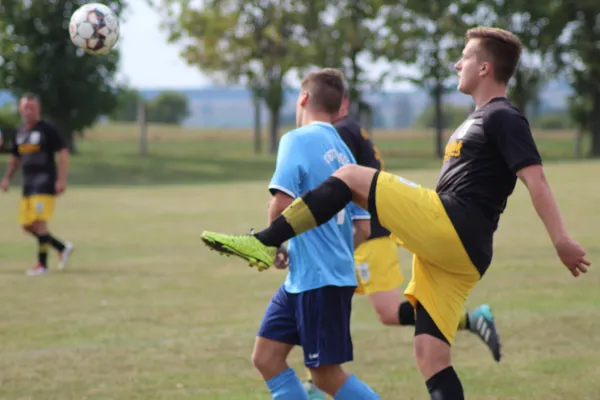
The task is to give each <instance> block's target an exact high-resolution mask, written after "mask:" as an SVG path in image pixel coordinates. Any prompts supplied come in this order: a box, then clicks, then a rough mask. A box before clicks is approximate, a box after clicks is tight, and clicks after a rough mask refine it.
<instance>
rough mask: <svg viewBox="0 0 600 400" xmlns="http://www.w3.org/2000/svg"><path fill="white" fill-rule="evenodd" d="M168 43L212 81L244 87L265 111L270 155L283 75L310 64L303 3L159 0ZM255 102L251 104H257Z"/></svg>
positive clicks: (274, 146)
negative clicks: (261, 102)
mask: <svg viewBox="0 0 600 400" xmlns="http://www.w3.org/2000/svg"><path fill="white" fill-rule="evenodd" d="M160 5H161V7H160V8H161V10H162V11H163V15H164V21H165V26H166V27H167V29H168V30H169V31H170V38H169V41H170V42H182V43H183V44H184V50H183V53H182V56H183V58H184V59H185V60H186V61H187V62H188V63H189V64H190V65H196V66H198V67H199V68H200V69H202V70H203V71H204V72H206V73H208V74H210V75H212V76H213V77H215V78H216V79H219V80H224V81H226V82H230V83H243V84H245V85H247V86H248V87H249V88H250V89H251V90H252V91H253V93H254V96H255V98H256V97H257V96H258V97H260V98H262V99H263V100H264V102H265V104H266V106H267V108H268V109H269V122H270V128H269V130H270V141H269V151H270V152H271V153H274V152H275V151H276V150H277V145H278V141H279V117H280V111H281V107H282V105H283V100H284V96H283V90H284V85H285V77H286V75H287V74H288V72H290V71H291V70H292V69H294V68H298V67H302V66H303V65H305V64H306V63H307V62H308V57H307V51H308V48H309V46H308V45H309V43H308V41H306V37H307V35H306V32H305V29H304V27H303V24H302V22H303V21H305V19H304V18H305V15H306V13H307V10H308V8H307V7H306V6H305V3H304V2H292V1H286V0H284V1H277V0H263V1H260V2H247V1H242V0H229V1H222V0H206V1H203V2H202V3H195V4H191V2H189V1H188V0H162V1H161V2H160ZM256 104H257V102H256V100H255V105H256Z"/></svg>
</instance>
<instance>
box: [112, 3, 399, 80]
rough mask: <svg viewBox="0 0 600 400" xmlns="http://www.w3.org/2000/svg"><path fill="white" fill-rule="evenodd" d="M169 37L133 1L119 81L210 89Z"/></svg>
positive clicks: (375, 70)
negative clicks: (171, 42)
mask: <svg viewBox="0 0 600 400" xmlns="http://www.w3.org/2000/svg"><path fill="white" fill-rule="evenodd" d="M167 36H168V35H167V33H166V32H165V31H164V30H162V29H161V28H160V17H159V15H158V13H157V12H156V11H155V10H153V9H152V8H151V7H150V6H148V5H147V4H146V0H132V1H131V2H130V3H129V8H128V10H127V11H126V13H125V15H124V20H123V21H122V22H121V37H120V40H119V44H118V46H119V48H120V50H121V65H120V71H119V75H120V78H121V79H122V80H124V81H126V82H128V83H129V84H130V85H131V86H133V87H135V88H138V89H164V88H169V89H184V88H199V87H202V86H207V85H210V84H211V80H210V78H208V77H207V76H206V75H204V74H203V73H202V72H201V71H200V70H199V69H198V68H196V67H192V66H189V65H187V63H186V62H185V61H184V60H183V59H181V57H180V56H179V53H180V50H181V49H180V48H179V47H178V46H177V45H173V44H169V43H167ZM385 67H386V65H385V64H379V65H374V66H371V68H370V71H371V74H373V75H375V76H376V75H377V74H379V73H381V71H382V70H383V69H384V68H385ZM293 75H295V74H293ZM290 83H291V84H292V85H294V86H298V84H299V81H298V79H295V77H292V79H291V81H290ZM406 87H409V85H407V84H397V83H396V84H392V83H388V84H385V85H384V88H385V89H403V88H406Z"/></svg>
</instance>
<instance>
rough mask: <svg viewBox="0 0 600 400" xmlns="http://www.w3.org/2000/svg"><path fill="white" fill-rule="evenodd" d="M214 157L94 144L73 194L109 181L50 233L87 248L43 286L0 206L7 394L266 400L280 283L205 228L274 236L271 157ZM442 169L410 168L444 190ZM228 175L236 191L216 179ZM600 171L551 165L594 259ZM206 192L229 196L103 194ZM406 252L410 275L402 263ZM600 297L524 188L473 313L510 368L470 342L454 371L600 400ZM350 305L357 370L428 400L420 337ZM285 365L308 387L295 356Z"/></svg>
mask: <svg viewBox="0 0 600 400" xmlns="http://www.w3.org/2000/svg"><path fill="white" fill-rule="evenodd" d="M380 137H383V135H381V136H380ZM386 140H387V139H386ZM550 141H551V139H548V150H547V151H550V150H551V147H552V146H551V144H550ZM175 142H176V141H175ZM180 142H181V143H186V142H185V140H181V141H180ZM404 143H406V142H404ZM408 143H416V142H408ZM391 145H392V144H391V143H390V146H391ZM211 146H213V144H210V142H209V143H204V142H198V143H197V144H195V145H194V146H192V145H191V144H189V143H187V144H185V145H184V144H181V145H177V144H175V143H169V144H168V145H166V146H160V147H159V146H157V145H153V150H152V152H153V155H152V156H151V157H150V158H149V159H148V160H139V159H137V158H135V157H133V154H134V146H133V144H131V143H130V144H127V143H123V142H122V141H118V140H116V139H115V141H114V143H107V142H104V143H100V142H92V141H91V140H90V141H89V142H83V143H82V146H81V150H82V152H81V155H80V156H77V157H75V158H74V162H73V176H74V179H73V181H75V182H81V183H86V184H97V185H98V186H97V187H85V186H78V185H73V186H71V187H70V188H69V190H68V192H67V193H66V195H65V196H64V197H62V198H61V199H60V201H59V203H58V209H57V212H56V215H55V220H54V221H53V223H52V230H53V232H54V233H56V235H58V236H59V237H63V238H66V239H69V240H72V241H74V242H75V243H76V245H77V250H76V253H75V254H74V256H73V260H72V261H73V263H72V268H71V269H69V270H67V271H64V272H59V271H56V270H55V271H54V272H53V273H52V274H50V275H48V276H43V277H36V278H28V277H26V276H25V275H24V272H25V270H26V269H27V268H28V267H30V266H31V265H32V264H33V263H34V261H35V251H36V247H35V243H34V241H33V240H32V239H31V238H29V237H27V236H25V235H24V234H21V232H20V231H19V228H18V226H17V224H16V210H17V206H18V200H19V193H18V190H16V188H15V190H12V191H11V192H10V193H9V194H8V195H5V196H3V197H2V205H3V207H2V211H1V212H0V226H1V227H2V229H1V230H0V243H2V244H1V245H0V260H2V263H1V266H2V268H0V274H1V279H0V315H2V319H1V322H0V398H2V399H43V400H52V399H60V400H66V399H94V400H96V399H124V400H130V399H215V400H216V399H227V400H242V399H243V400H252V399H267V398H269V396H268V392H267V390H266V388H265V385H264V383H263V382H262V381H261V380H260V378H259V375H258V374H257V373H256V372H255V371H254V369H253V367H252V365H251V363H250V353H251V350H252V346H253V342H254V336H255V332H256V330H257V328H258V324H259V322H260V319H261V317H262V314H263V311H264V307H265V306H266V304H267V302H268V301H269V299H270V296H271V295H272V294H273V292H274V291H275V290H276V288H277V287H278V286H279V285H280V284H281V282H282V281H283V278H284V274H283V273H282V272H280V271H267V272H264V273H258V272H257V271H255V270H252V269H249V268H247V267H246V266H245V265H244V264H243V263H241V262H238V261H237V260H231V259H228V258H222V257H219V256H217V255H216V254H215V253H214V252H209V251H207V250H206V249H205V248H204V247H203V246H201V244H200V241H199V240H198V237H199V233H200V232H201V230H202V229H215V230H225V231H231V232H244V231H246V230H247V229H248V228H250V227H256V228H259V227H261V226H263V224H264V222H265V218H266V202H267V200H268V198H269V195H268V193H267V191H266V189H265V185H266V182H265V181H264V180H262V179H263V178H266V177H268V175H269V174H270V172H271V170H272V168H273V165H272V159H270V158H268V157H265V158H264V159H259V160H254V159H252V160H251V161H249V160H250V159H251V158H250V157H251V156H250V154H249V151H248V148H241V149H240V154H234V155H229V154H226V153H225V151H224V150H223V151H222V152H221V153H220V154H212V153H213V152H216V151H217V150H218V149H219V148H221V147H220V145H214V146H215V147H211ZM240 146H241V145H240ZM384 146H385V147H384V148H387V149H389V151H390V152H391V151H392V149H391V147H387V144H386V145H384ZM192 147H193V148H192ZM382 147H383V146H382ZM390 154H391V153H390ZM210 157H214V158H210ZM388 158H393V157H388ZM225 160H230V161H225ZM231 160H233V161H235V166H233V165H230V164H231ZM394 162H395V161H390V163H392V164H393V163H394ZM398 163H402V161H398ZM213 164H216V165H218V167H217V166H215V165H213ZM92 168H101V169H99V170H92ZM210 168H213V170H216V169H217V168H224V169H223V170H219V171H216V172H210V173H209V172H207V171H209V170H210ZM80 169H81V170H80ZM437 172H438V171H437V168H436V169H429V170H418V169H413V170H410V171H403V172H402V173H403V175H405V176H406V177H407V178H409V179H411V180H413V181H416V182H420V183H422V184H424V185H433V184H434V182H435V179H436V176H437ZM182 173H186V174H187V175H185V176H183V177H182V176H181V175H180V174H182ZM129 174H131V175H129ZM228 174H232V175H234V177H229V179H230V180H234V179H236V180H238V181H236V182H234V183H233V182H232V183H227V184H222V181H224V179H223V178H224V177H227V175H228ZM598 174H600V164H594V163H589V162H579V163H562V164H552V165H550V166H549V167H548V175H549V179H550V181H551V183H552V184H553V185H554V189H555V192H556V194H557V197H558V199H559V202H560V204H561V206H562V209H563V211H564V216H565V219H566V221H567V224H568V226H569V228H570V230H571V232H572V233H573V235H574V236H575V237H576V238H577V239H578V240H580V241H581V242H582V243H583V244H584V245H585V246H586V248H587V249H588V250H589V252H590V257H591V259H592V260H593V261H597V260H598V258H599V257H600V246H599V245H598V243H599V242H600V234H599V233H598V229H597V227H598V225H599V222H600V220H599V218H600V206H599V204H600V187H599V186H598V180H597V175H598ZM96 177H97V178H99V181H98V182H96V181H92V180H91V178H96ZM100 178H102V179H100ZM240 179H247V182H240V181H239V180H240ZM211 180H212V181H216V182H218V184H204V185H181V184H179V185H178V184H173V185H170V186H145V185H135V186H115V187H107V186H106V185H107V184H115V185H117V184H123V185H124V184H135V183H137V184H141V183H146V182H147V183H167V182H170V183H176V182H182V181H188V182H198V183H202V182H209V181H211ZM100 185H103V186H100ZM400 256H401V260H402V266H403V270H404V272H405V273H406V275H407V276H409V273H410V272H409V267H410V262H409V257H408V254H407V253H406V252H404V251H401V252H400ZM51 260H52V264H53V265H52V266H55V265H56V262H55V259H54V257H52V258H51ZM598 285H600V275H598V273H597V272H596V271H595V269H592V271H591V272H590V273H589V274H588V275H586V276H584V277H582V278H580V279H573V278H571V277H570V275H569V274H568V272H567V271H566V269H564V268H563V267H561V265H560V264H559V261H558V260H557V258H556V256H555V253H554V251H553V249H552V247H551V245H550V244H549V241H548V239H547V236H546V234H545V232H544V228H543V227H542V225H541V223H540V222H539V221H538V219H537V217H536V215H535V212H534V211H533V209H532V207H531V205H530V203H529V200H528V198H527V195H526V192H525V190H524V189H523V188H522V186H519V188H518V190H517V191H516V193H515V194H514V196H513V197H512V198H511V200H510V202H509V207H508V211H507V213H506V215H505V216H504V217H503V220H502V222H501V226H500V229H499V232H498V234H497V240H496V256H495V259H494V264H493V266H492V267H491V269H490V271H489V272H488V274H487V275H486V276H485V278H484V279H483V280H482V282H481V283H480V284H479V285H478V286H477V287H476V289H475V290H474V292H473V293H472V296H471V297H470V299H469V301H468V304H469V305H470V306H475V305H477V304H479V303H481V302H488V303H490V304H491V305H492V307H493V308H494V310H495V312H496V314H497V321H498V324H499V327H500V329H501V335H502V339H503V344H504V357H505V358H504V360H503V362H502V363H500V364H496V363H494V362H493V361H492V359H491V356H490V355H489V353H488V351H487V349H486V348H485V347H484V346H483V345H482V344H481V343H480V342H479V341H478V340H477V339H476V338H474V337H472V336H470V335H468V334H465V333H461V334H459V335H458V337H457V340H456V345H455V350H454V359H455V363H456V367H457V370H458V372H459V374H460V376H461V377H462V378H463V383H464V386H465V388H466V391H467V396H468V398H469V399H486V400H491V399H503V400H504V399H527V400H533V399H544V400H546V399H596V398H597V393H598V392H600V381H599V380H598V379H596V378H595V377H596V376H599V374H600V363H599V362H598V360H599V359H600V336H599V335H598V331H599V330H600V322H599V321H600V291H598ZM354 304H355V311H354V315H353V325H352V329H353V335H354V343H355V358H356V361H355V362H353V363H351V364H349V365H348V368H349V369H350V370H352V371H354V372H356V373H358V374H359V375H360V377H361V378H362V379H364V380H365V381H366V382H368V383H369V384H370V385H372V386H373V387H374V388H375V389H376V390H377V391H378V392H379V393H380V394H381V396H382V398H383V399H424V398H427V395H426V391H425V388H424V384H423V382H422V380H421V378H420V375H419V374H418V372H417V370H416V368H415V364H414V361H413V358H412V348H411V345H412V332H411V330H410V329H404V328H390V327H384V326H381V325H380V324H379V323H378V322H377V320H376V317H375V315H374V313H373V311H372V310H371V308H370V305H369V302H368V300H367V299H365V298H363V297H357V298H356V299H355V301H354ZM291 363H292V366H293V367H294V368H296V370H297V371H298V372H299V373H301V374H302V375H303V371H302V364H301V359H300V351H298V350H296V351H294V352H293V354H292V357H291Z"/></svg>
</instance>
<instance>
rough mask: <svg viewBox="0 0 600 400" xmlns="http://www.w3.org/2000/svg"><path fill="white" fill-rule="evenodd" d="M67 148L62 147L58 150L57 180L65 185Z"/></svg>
mask: <svg viewBox="0 0 600 400" xmlns="http://www.w3.org/2000/svg"><path fill="white" fill-rule="evenodd" d="M69 161H70V155H69V150H67V149H62V150H60V151H59V152H58V181H59V182H61V183H62V184H63V185H64V186H67V174H68V173H69Z"/></svg>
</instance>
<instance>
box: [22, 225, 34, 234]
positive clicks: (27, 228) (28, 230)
mask: <svg viewBox="0 0 600 400" xmlns="http://www.w3.org/2000/svg"><path fill="white" fill-rule="evenodd" d="M22 228H23V232H25V233H30V234H33V233H35V232H34V231H33V226H32V225H23V226H22Z"/></svg>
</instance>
